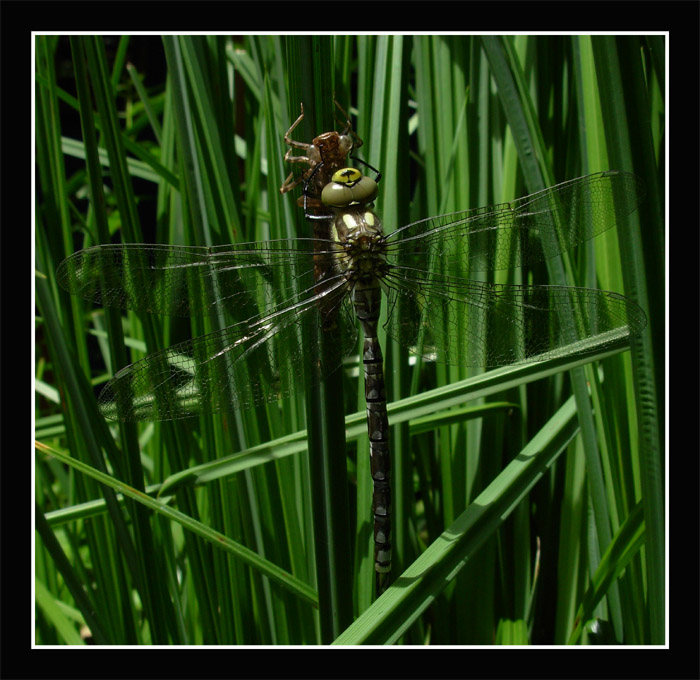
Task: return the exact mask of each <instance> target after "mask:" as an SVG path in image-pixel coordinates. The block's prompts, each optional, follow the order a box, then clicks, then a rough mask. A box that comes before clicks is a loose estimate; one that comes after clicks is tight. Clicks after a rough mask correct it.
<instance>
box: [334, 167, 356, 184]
mask: <svg viewBox="0 0 700 680" xmlns="http://www.w3.org/2000/svg"><path fill="white" fill-rule="evenodd" d="M361 178H362V173H361V172H360V171H359V170H358V169H357V168H341V169H340V170H336V171H335V172H334V173H333V177H331V181H332V182H338V183H340V184H354V183H355V182H358V181H359V180H360V179H361Z"/></svg>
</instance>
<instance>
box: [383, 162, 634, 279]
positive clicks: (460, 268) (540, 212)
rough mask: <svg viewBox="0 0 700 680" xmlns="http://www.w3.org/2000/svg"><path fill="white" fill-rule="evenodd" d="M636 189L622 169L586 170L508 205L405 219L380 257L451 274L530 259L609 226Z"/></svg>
mask: <svg viewBox="0 0 700 680" xmlns="http://www.w3.org/2000/svg"><path fill="white" fill-rule="evenodd" d="M643 195H644V189H643V186H642V183H641V180H639V179H638V178H637V177H636V176H635V175H632V174H630V173H624V172H616V171H609V172H600V173H597V174H593V175H587V176H585V177H579V178H578V179H573V180H570V181H568V182H563V183H562V184H558V185H557V186H554V187H551V188H549V189H545V190H544V191H539V192H537V193H534V194H531V195H530V196H525V197H523V198H520V199H517V200H515V201H511V202H510V203H503V204H501V205H494V206H488V207H484V208H476V209H473V210H467V211H464V212H456V213H451V214H448V215H440V216H438V217H431V218H429V219H425V220H419V221H418V222H413V223H412V224H409V225H406V226H405V227H402V228H400V229H397V230H396V231H394V232H392V233H391V234H389V235H388V236H387V239H386V243H387V258H388V260H389V262H390V264H393V265H397V266H403V267H411V268H421V267H423V268H426V269H433V270H438V271H441V272H443V273H445V274H451V275H455V276H460V275H464V272H465V271H473V272H483V271H492V270H500V269H510V268H512V267H516V266H520V265H525V264H533V263H535V262H540V261H543V260H545V259H548V258H550V257H554V256H555V255H557V254H560V253H562V252H564V251H566V250H569V249H570V248H573V247H574V246H576V245H577V244H579V243H582V242H584V241H586V240H588V239H590V238H593V237H594V236H597V235H598V234H600V233H602V232H603V231H605V230H607V229H609V228H611V227H612V226H613V225H614V224H615V223H616V222H617V221H619V220H621V219H622V218H623V217H624V216H626V215H628V214H630V213H631V212H633V211H634V210H635V209H636V208H637V206H638V205H639V203H640V201H641V200H642V198H643Z"/></svg>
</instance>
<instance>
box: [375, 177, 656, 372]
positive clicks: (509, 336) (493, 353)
mask: <svg viewBox="0 0 700 680" xmlns="http://www.w3.org/2000/svg"><path fill="white" fill-rule="evenodd" d="M642 195H643V189H642V186H641V183H640V181H639V180H638V179H637V178H636V177H635V176H634V175H631V174H628V173H620V172H603V173H598V174H595V175H588V176H586V177H580V178H578V179H574V180H571V181H569V182H565V183H563V184H559V185H557V186H556V187H552V188H550V189H546V190H545V191H541V192H538V193H536V194H532V195H531V196H526V197H524V198H521V199H519V200H517V201H513V202H511V203H507V204H503V205H499V206H491V207H486V208H478V209H476V210H469V211H466V212H460V213H453V214H450V215H442V216H439V217H433V218H430V219H427V220H421V221H419V222H414V223H412V224H409V225H407V226H406V227H403V228H402V229H399V230H397V231H396V232H394V233H392V234H391V235H390V236H389V237H387V260H388V263H389V270H388V274H387V276H386V278H385V286H386V288H387V292H388V294H389V300H390V302H389V313H390V315H389V320H388V322H387V326H386V328H387V332H388V333H389V335H390V336H391V337H393V338H395V339H396V340H397V341H399V342H402V343H403V344H405V345H408V346H409V347H410V348H412V349H413V350H414V351H417V352H419V353H422V354H423V355H425V356H429V357H432V358H434V359H436V360H438V361H442V362H445V363H450V364H456V365H466V366H483V367H487V366H503V365H507V364H512V363H520V362H524V361H535V360H541V359H546V358H550V357H554V356H559V355H562V354H571V353H585V352H586V351H587V348H589V349H590V348H591V347H593V345H595V346H596V347H599V346H600V345H601V344H602V345H606V344H611V343H612V342H614V341H615V340H617V339H619V338H620V336H626V335H634V334H636V333H639V332H640V331H641V330H642V329H643V328H644V326H645V325H646V317H645V315H644V312H643V311H642V310H641V309H640V308H639V307H638V306H637V305H636V304H634V303H633V302H632V301H630V300H628V299H626V298H625V297H623V296H621V295H618V294H616V293H609V292H606V291H600V290H590V289H584V288H571V287H557V286H501V285H497V284H489V283H484V282H480V281H475V280H470V278H469V277H470V274H471V273H472V272H483V271H489V270H498V269H506V268H511V267H515V266H520V265H524V264H533V263H536V262H540V261H543V260H545V259H547V258H548V257H553V256H554V255H556V254H558V253H561V252H563V251H565V250H568V249H569V248H573V247H574V246H575V245H577V244H579V243H581V242H583V241H585V240H586V239H589V238H593V237H594V236H596V235H598V234H600V233H602V232H603V231H605V230H606V229H609V228H610V227H612V226H613V225H614V224H615V223H616V221H618V220H620V219H622V217H623V216H625V215H627V214H629V213H631V212H632V211H633V210H635V209H636V207H637V205H638V204H639V202H640V200H641V198H642Z"/></svg>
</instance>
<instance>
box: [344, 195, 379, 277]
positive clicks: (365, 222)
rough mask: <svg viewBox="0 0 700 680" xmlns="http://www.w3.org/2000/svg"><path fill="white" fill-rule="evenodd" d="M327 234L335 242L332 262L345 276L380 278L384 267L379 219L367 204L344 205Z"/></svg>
mask: <svg viewBox="0 0 700 680" xmlns="http://www.w3.org/2000/svg"><path fill="white" fill-rule="evenodd" d="M331 237H332V238H333V240H334V241H335V242H336V243H337V244H338V246H339V247H338V254H337V257H336V263H337V266H338V269H339V270H340V271H341V272H342V273H343V274H345V276H346V278H347V279H348V280H355V281H356V280H365V281H366V280H369V279H373V278H381V277H383V276H384V275H385V273H386V271H387V267H388V265H387V262H386V254H385V251H386V246H385V241H384V233H383V231H382V223H381V221H380V220H379V218H378V217H377V216H376V214H375V213H374V212H373V211H372V210H370V209H369V208H368V206H365V205H363V206H357V207H354V208H346V209H345V210H343V211H342V212H339V213H338V214H337V215H336V216H335V220H334V221H333V225H332V227H331Z"/></svg>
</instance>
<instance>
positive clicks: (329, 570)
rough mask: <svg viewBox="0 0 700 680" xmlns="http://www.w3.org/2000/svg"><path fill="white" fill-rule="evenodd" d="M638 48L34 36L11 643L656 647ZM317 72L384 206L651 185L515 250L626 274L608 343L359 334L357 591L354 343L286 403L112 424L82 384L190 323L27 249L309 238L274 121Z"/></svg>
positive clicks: (656, 46) (651, 256)
mask: <svg viewBox="0 0 700 680" xmlns="http://www.w3.org/2000/svg"><path fill="white" fill-rule="evenodd" d="M68 43H69V44H68ZM144 47H145V48H147V51H146V52H144V51H143V50H142V49H141V48H144ZM108 48H109V49H108ZM110 50H111V51H110ZM144 55H148V59H147V58H145V56H144ZM139 57H140V59H139ZM127 58H129V59H131V62H133V65H132V63H131V62H129V61H127ZM664 59H665V54H664V43H663V39H662V38H658V37H657V38H650V39H644V38H640V37H638V36H627V37H621V38H614V37H605V36H600V37H595V38H590V37H585V36H583V37H579V36H564V37H553V36H552V37H548V36H538V37H527V36H517V37H513V36H511V37H506V38H499V37H494V36H484V37H470V36H439V37H430V36H414V37H412V36H336V37H334V38H331V37H319V38H305V37H285V36H260V37H258V36H245V37H243V38H240V39H233V38H230V37H226V36H213V37H202V36H183V37H177V36H166V37H164V38H162V39H160V38H156V37H150V38H149V37H141V38H138V39H137V38H132V39H131V40H130V39H129V38H128V37H124V38H122V39H120V40H117V39H113V41H112V42H110V43H107V44H106V43H105V42H104V40H103V39H102V38H99V37H91V36H78V37H73V38H70V40H69V39H68V38H56V37H51V36H40V37H38V38H37V39H36V65H37V73H36V163H37V177H38V181H37V186H38V190H37V211H36V267H37V270H38V272H39V275H38V276H37V279H36V299H37V308H38V315H39V316H38V320H37V342H36V349H37V351H36V438H37V439H38V440H39V441H41V442H42V443H43V444H44V445H46V446H47V447H49V448H50V449H51V450H53V452H54V455H50V454H51V451H50V450H47V449H45V448H39V449H38V450H37V455H36V464H35V471H36V474H35V478H36V525H37V533H36V561H35V584H36V589H35V592H36V604H37V606H36V642H37V644H40V645H50V644H82V643H83V640H82V639H81V637H80V634H81V631H84V630H87V629H89V631H90V634H91V635H92V638H93V640H94V642H95V643H97V644H104V645H115V644H120V645H149V644H175V645H186V644H188V645H202V644H206V645H222V644H249V645H255V644H279V645H286V644H321V643H323V644H328V643H331V642H333V641H334V640H337V642H338V643H346V644H368V643H371V644H383V643H387V642H398V643H403V644H442V645H457V644H460V645H467V644H567V643H576V644H580V643H587V642H589V641H590V640H592V638H593V636H592V635H589V632H587V631H590V630H593V629H601V628H602V629H604V630H606V631H609V635H610V636H611V637H610V638H609V639H607V640H602V641H603V642H606V641H607V642H610V643H617V644H660V643H663V642H664V635H665V629H664V626H665V602H664V582H665V572H664V569H665V565H664V542H665V536H664V495H663V491H664V489H663V487H664V482H663V480H664V450H663V426H664V424H663V420H662V415H661V414H662V413H663V402H662V400H663V385H664V382H663V360H662V356H663V354H662V347H663V327H664V315H665V310H664V280H665V278H664V229H663V219H662V215H663V196H664V192H663V189H664V178H663V166H664V164H663V156H664V134H665V127H664V91H665V84H664ZM161 66H162V67H163V68H164V70H165V73H167V77H160V78H159V77H154V76H153V72H154V71H155V72H158V70H159V69H158V67H161ZM59 73H61V74H63V75H64V80H57V77H58V74H59ZM65 74H69V75H68V77H66V76H65ZM334 98H335V99H337V100H338V101H339V102H340V103H341V104H342V105H343V107H344V108H346V109H347V110H349V111H350V112H351V114H352V116H353V124H354V127H355V129H356V130H357V132H358V134H359V135H360V136H361V137H362V139H363V140H364V146H363V147H362V148H361V149H360V150H359V153H358V155H359V157H360V158H364V159H365V160H366V161H367V162H369V163H371V164H372V165H373V166H374V167H377V168H379V169H380V170H381V172H382V180H381V193H380V196H379V199H378V201H377V209H378V211H379V213H380V214H381V215H382V218H383V221H384V224H385V228H386V230H387V231H391V230H393V229H395V228H397V227H399V226H401V225H403V224H406V223H408V222H410V221H412V220H417V219H420V218H423V217H429V216H432V215H437V214H441V213H447V212H451V211H457V210H465V209H467V208H471V207H477V206H480V205H488V204H491V203H500V202H503V201H508V200H511V199H513V198H516V197H518V196H521V195H524V194H527V193H530V192H534V191H537V190H538V189H541V188H543V187H545V186H548V185H553V184H556V183H558V182H561V181H564V180H566V179H571V178H574V177H577V176H580V175H585V174H588V173H592V172H596V171H599V170H607V169H616V170H624V171H631V172H634V173H636V174H637V175H639V176H640V177H641V178H642V179H643V181H644V183H645V184H646V187H647V196H646V199H645V202H644V203H643V206H642V208H641V209H640V210H639V211H638V212H637V213H635V214H633V215H631V216H630V218H629V219H628V220H626V221H625V222H624V223H623V224H620V225H618V228H617V229H616V230H611V231H610V232H607V233H606V234H605V235H602V236H600V237H598V238H597V239H595V240H593V241H589V242H587V243H586V244H584V245H583V246H581V247H580V248H578V249H577V251H575V252H573V253H570V254H569V255H568V256H567V257H565V258H563V262H560V265H559V267H558V270H557V271H554V270H553V269H552V268H549V269H547V268H542V269H541V270H537V271H536V272H527V273H526V274H525V276H529V277H539V278H537V282H538V283H543V282H547V278H548V279H549V280H550V281H551V282H552V283H557V284H567V285H578V286H586V287H589V288H602V289H606V290H612V291H617V292H620V293H624V294H625V295H627V296H629V297H631V298H632V299H633V300H635V301H636V302H637V304H639V305H640V306H641V307H642V308H643V309H644V310H645V312H646V313H647V317H648V320H649V324H648V326H647V328H646V329H645V331H644V333H643V334H642V335H641V336H639V337H637V338H633V339H632V340H631V342H630V347H629V350H630V351H625V352H619V351H618V352H617V353H616V352H610V351H608V352H606V353H605V354H604V355H601V356H597V357H594V358H595V359H596V361H594V362H593V361H592V358H591V357H588V358H587V360H586V361H585V362H584V361H582V360H580V359H569V360H567V359H566V358H563V359H561V360H557V361H552V362H547V363H545V364H543V365H528V366H517V367H506V368H503V369H498V370H496V371H489V372H488V373H484V372H480V371H474V370H473V369H467V368H454V367H446V366H442V365H436V364H432V365H430V364H429V363H420V362H419V363H417V364H414V363H413V362H410V361H409V360H408V355H407V353H406V351H405V350H404V349H402V348H400V347H398V346H395V345H393V344H392V343H391V342H388V343H387V342H385V344H384V346H385V347H386V348H387V350H386V352H385V355H386V356H387V367H388V369H387V384H388V388H389V392H390V405H389V416H390V422H391V425H392V434H391V437H392V465H393V470H392V475H393V484H394V508H393V521H394V536H393V540H394V555H395V559H394V570H395V571H394V578H395V583H394V585H395V587H393V588H390V589H389V590H388V591H387V592H386V593H385V594H384V595H383V596H382V598H381V601H380V602H379V603H377V604H372V602H373V594H372V588H373V581H374V578H373V558H372V530H371V512H370V507H371V479H370V473H369V462H368V451H367V448H368V446H367V442H366V441H365V438H366V429H365V422H364V419H365V416H364V405H363V390H362V386H361V380H362V378H361V370H360V371H359V374H360V377H359V383H360V384H359V386H358V357H357V355H356V354H355V356H354V357H353V356H351V357H350V359H349V363H348V364H347V370H346V371H344V372H343V374H342V375H340V373H339V374H338V376H336V379H337V381H338V383H339V384H338V385H337V386H335V385H334V386H333V387H330V386H328V385H326V386H320V387H319V390H318V392H316V391H314V390H311V391H310V392H311V393H310V395H308V396H307V398H306V401H305V397H304V394H303V393H300V394H299V395H295V396H294V397H293V398H291V399H287V400H284V401H282V402H280V403H275V404H270V405H268V406H267V408H265V409H263V408H260V409H256V410H253V411H246V412H243V413H231V414H223V415H217V416H215V417H214V416H212V417H205V416H202V417H199V418H195V419H186V420H182V421H175V422H165V423H157V424H152V423H150V424H145V425H139V426H138V427H136V426H135V425H133V424H127V425H121V426H117V425H115V424H114V423H108V422H106V421H105V420H104V418H103V417H102V416H101V415H100V413H99V411H98V410H97V404H96V399H95V394H96V391H95V390H93V387H98V386H101V385H103V384H104V382H105V381H106V380H107V379H108V378H109V377H110V376H111V375H113V373H114V372H115V371H116V370H117V369H118V368H119V367H121V366H123V365H125V364H127V363H129V362H130V361H133V360H136V359H138V358H141V357H143V356H145V355H146V354H148V353H150V352H153V351H155V350H157V349H160V348H163V347H168V346H169V345H171V344H172V341H173V339H175V338H178V337H182V336H183V333H184V334H185V336H187V334H188V333H191V334H192V335H201V334H203V333H205V332H208V330H211V328H210V326H209V322H208V321H206V320H202V319H192V320H191V328H185V329H183V327H182V320H175V319H171V318H160V317H149V316H148V315H138V316H137V315H136V314H135V313H132V312H129V313H121V312H118V311H115V310H102V309H101V308H96V309H93V308H91V307H90V305H88V304H87V303H84V302H83V301H82V300H78V299H75V298H71V297H70V296H69V295H67V294H66V293H65V292H63V291H61V290H60V289H59V288H58V286H57V285H56V281H55V276H54V273H55V271H56V267H57V265H58V264H59V262H60V261H61V260H62V259H63V258H65V257H66V256H68V255H69V254H70V253H72V252H74V251H75V250H77V249H80V248H84V247H87V246H89V245H91V244H94V243H106V242H110V241H111V242H117V241H120V242H153V243H171V244H190V245H193V244H201V245H205V244H206V245H218V244H226V243H231V242H247V241H258V240H267V239H271V238H287V237H290V236H294V235H304V236H307V235H309V233H308V230H309V226H308V224H307V223H306V221H305V220H304V219H303V214H302V212H301V211H300V210H299V209H298V208H297V206H296V198H297V197H298V195H299V191H298V190H297V192H296V193H294V194H285V195H280V193H279V191H278V189H279V187H280V186H281V184H282V182H283V180H284V178H285V176H286V175H287V174H288V172H289V170H290V168H289V166H285V164H284V163H283V156H284V151H285V146H284V142H283V136H284V133H285V132H286V130H287V128H288V127H289V125H290V124H291V122H292V121H293V120H294V119H295V118H296V117H297V115H298V111H299V101H303V102H304V104H305V110H306V112H307V116H306V118H305V120H304V125H303V126H300V128H299V129H298V130H297V131H296V133H295V134H296V135H297V139H299V140H301V141H309V140H310V139H311V138H312V137H313V136H314V135H316V134H319V133H320V132H321V131H325V130H330V129H332V128H333V127H334V126H335V127H336V129H340V128H341V126H342V124H343V123H344V122H343V123H337V122H334V120H333V118H334V116H337V115H338V113H337V111H336V109H335V107H334V105H333V100H334ZM316 121H320V122H319V123H317V122H316ZM557 272H558V273H557ZM491 276H492V278H491V279H488V280H490V281H493V282H495V283H510V282H512V279H511V278H509V277H511V276H512V273H511V272H496V273H494V274H492V275H491ZM185 323H187V322H185ZM336 389H337V390H340V389H342V391H343V394H344V396H343V400H342V401H341V400H340V399H339V398H338V392H337V391H336ZM340 404H343V405H344V412H343V411H341V409H340V408H339V406H340ZM465 404H466V406H465ZM306 412H309V419H308V420H307V418H306V416H305V413H306ZM307 428H308V432H309V433H310V434H309V437H308V438H307V434H306V432H307ZM344 440H345V441H346V444H343V441H344ZM307 442H308V444H307ZM323 461H326V462H325V463H324V462H323ZM310 462H311V468H312V470H313V471H314V474H311V475H310V474H309V467H310V465H309V463H310ZM320 469H323V470H328V474H326V475H318V474H316V471H317V470H320ZM146 493H147V494H148V495H149V496H150V498H146V497H145V495H144V494H146ZM325 516H328V517H329V518H330V519H329V520H328V526H332V527H333V529H334V530H333V531H328V532H326V531H325V529H324V527H323V524H324V523H323V522H322V521H320V518H321V517H325ZM642 546H644V549H643V550H642V549H641V548H642ZM591 622H593V624H591ZM603 624H604V625H603ZM86 627H87V628H86ZM584 628H585V629H586V630H584ZM596 641H597V642H601V639H600V638H598V639H596Z"/></svg>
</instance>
